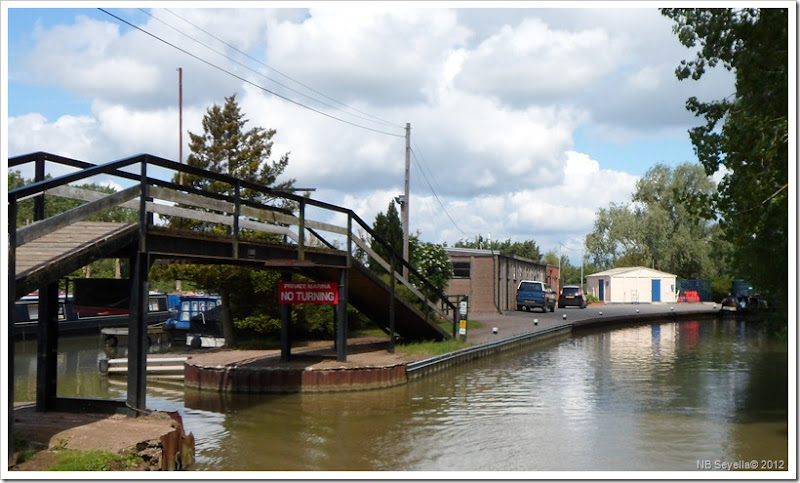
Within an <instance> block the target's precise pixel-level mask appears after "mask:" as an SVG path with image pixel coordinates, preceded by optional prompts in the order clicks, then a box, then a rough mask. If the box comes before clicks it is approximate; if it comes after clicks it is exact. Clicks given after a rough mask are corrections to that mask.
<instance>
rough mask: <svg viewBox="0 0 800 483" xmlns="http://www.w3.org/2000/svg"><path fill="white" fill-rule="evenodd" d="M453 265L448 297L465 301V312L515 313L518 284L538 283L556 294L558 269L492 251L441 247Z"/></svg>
mask: <svg viewBox="0 0 800 483" xmlns="http://www.w3.org/2000/svg"><path fill="white" fill-rule="evenodd" d="M445 251H446V252H447V255H448V256H449V257H450V261H452V262H453V272H454V273H453V278H452V279H450V282H449V283H448V285H447V289H446V290H445V293H446V294H448V295H466V296H468V297H469V311H470V312H477V313H487V312H500V311H504V310H515V309H516V302H515V297H516V293H517V285H518V284H519V282H520V280H539V281H543V282H545V283H548V284H550V286H551V287H552V288H553V290H555V291H556V292H558V289H559V287H558V267H554V266H552V265H547V264H546V263H544V262H541V261H534V260H531V259H529V258H524V257H518V256H516V255H506V254H504V253H500V252H497V251H493V250H478V249H474V248H448V247H445Z"/></svg>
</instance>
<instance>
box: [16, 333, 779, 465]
mask: <svg viewBox="0 0 800 483" xmlns="http://www.w3.org/2000/svg"><path fill="white" fill-rule="evenodd" d="M99 345H100V344H99V340H98V339H96V338H94V337H89V338H73V339H66V340H62V341H61V349H60V354H61V355H60V360H59V375H58V377H59V387H58V391H59V395H60V396H81V397H109V398H124V396H125V384H124V382H125V381H124V379H119V380H118V381H115V380H113V379H111V380H109V379H107V378H105V377H101V376H99V374H98V373H97V359H98V357H99V355H100V354H102V351H101V350H99ZM16 356H17V358H16V360H15V366H16V374H15V399H16V400H18V401H23V400H27V401H30V400H34V399H35V392H34V391H35V359H36V358H35V343H31V342H25V343H18V345H17V347H16ZM788 367H789V357H788V349H787V342H786V341H779V340H775V339H772V338H770V337H768V336H766V335H764V334H763V333H761V332H760V331H759V330H758V329H757V328H756V327H755V326H754V324H752V323H748V322H746V321H741V320H722V319H718V320H707V321H690V322H673V321H664V322H663V323H654V324H651V325H641V326H635V327H624V328H614V329H604V330H593V331H589V332H582V333H579V334H577V335H572V336H569V335H568V336H563V337H562V338H560V339H557V340H554V341H551V342H549V343H546V344H537V345H530V346H528V347H524V348H519V349H515V350H513V351H508V352H505V353H502V354H500V355H497V356H492V357H489V358H485V359H481V360H479V361H475V362H472V363H469V364H466V365H463V366H459V367H456V368H452V369H448V370H444V371H441V372H439V373H436V374H434V375H430V376H426V377H423V378H421V379H418V380H415V381H412V382H410V383H409V384H406V385H403V386H399V387H395V388H388V389H380V390H374V391H359V392H348V393H327V394H313V393H306V394H263V395H247V394H217V393H208V392H199V391H193V390H188V389H186V390H184V389H183V387H182V386H180V385H168V384H154V383H148V399H147V400H148V407H149V408H153V409H160V410H165V411H173V410H177V411H179V412H180V413H181V414H182V416H183V420H184V423H185V426H186V428H187V431H191V432H193V433H194V435H195V437H196V442H197V447H196V451H197V465H196V468H195V469H196V470H201V471H234V470H243V471H275V470H279V471H294V470H299V471H354V470H368V471H384V470H388V471H584V470H588V471H598V470H612V471H624V470H641V471H684V470H686V471H694V470H702V469H721V468H723V467H724V466H723V465H726V464H735V465H739V466H738V467H741V466H742V465H743V464H744V463H746V464H747V465H750V464H751V463H750V462H752V461H755V462H756V464H757V466H758V468H759V469H783V470H788V466H787V465H788V463H789V461H788V459H787V457H788V453H789V443H788V440H789V434H788V378H789V372H788Z"/></svg>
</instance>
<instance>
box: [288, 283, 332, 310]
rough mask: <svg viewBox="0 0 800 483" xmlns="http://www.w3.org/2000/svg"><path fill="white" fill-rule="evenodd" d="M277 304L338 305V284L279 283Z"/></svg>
mask: <svg viewBox="0 0 800 483" xmlns="http://www.w3.org/2000/svg"><path fill="white" fill-rule="evenodd" d="M278 303H281V304H329V305H336V304H338V303H339V284H337V283H336V282H280V284H279V285H278Z"/></svg>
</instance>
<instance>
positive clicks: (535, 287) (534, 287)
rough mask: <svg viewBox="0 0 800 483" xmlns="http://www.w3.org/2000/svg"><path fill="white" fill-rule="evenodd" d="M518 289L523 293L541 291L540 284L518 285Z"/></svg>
mask: <svg viewBox="0 0 800 483" xmlns="http://www.w3.org/2000/svg"><path fill="white" fill-rule="evenodd" d="M519 289H520V290H521V291H523V292H541V291H542V284H540V283H530V282H528V283H525V282H523V283H521V284H520V285H519Z"/></svg>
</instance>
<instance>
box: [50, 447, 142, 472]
mask: <svg viewBox="0 0 800 483" xmlns="http://www.w3.org/2000/svg"><path fill="white" fill-rule="evenodd" d="M143 461H144V460H142V458H141V456H138V455H135V454H127V455H121V454H116V453H111V452H108V451H76V450H60V451H59V452H58V454H57V456H56V463H55V464H54V465H53V466H51V467H50V470H51V471H120V470H125V469H130V468H136V467H137V466H139V465H140V464H141V463H142V462H143Z"/></svg>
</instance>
